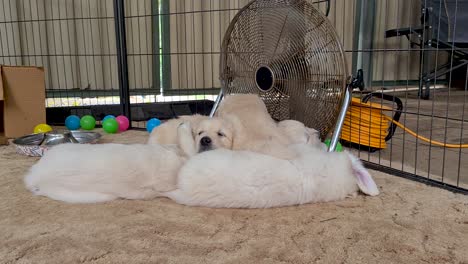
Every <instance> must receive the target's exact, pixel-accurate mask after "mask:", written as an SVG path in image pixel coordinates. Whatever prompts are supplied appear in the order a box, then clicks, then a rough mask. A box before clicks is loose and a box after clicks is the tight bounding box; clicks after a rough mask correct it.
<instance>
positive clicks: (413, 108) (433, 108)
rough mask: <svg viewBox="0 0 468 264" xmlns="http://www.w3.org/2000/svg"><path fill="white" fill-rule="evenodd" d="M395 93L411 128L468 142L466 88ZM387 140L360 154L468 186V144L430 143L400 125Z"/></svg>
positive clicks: (448, 140)
mask: <svg viewBox="0 0 468 264" xmlns="http://www.w3.org/2000/svg"><path fill="white" fill-rule="evenodd" d="M389 94H392V93H389ZM394 94H395V96H397V97H398V98H400V99H401V100H402V101H403V104H404V105H405V106H404V109H403V111H404V114H402V116H401V118H400V123H402V124H404V125H405V126H406V127H407V128H409V129H411V130H413V131H414V132H416V133H418V134H420V135H421V136H424V137H426V138H430V139H432V140H435V141H440V142H444V140H445V142H446V143H451V144H468V129H467V128H468V123H467V122H468V103H465V102H466V95H467V93H466V92H465V91H463V90H455V89H451V90H450V92H449V91H448V89H441V90H433V91H432V94H431V95H432V98H431V99H430V100H420V99H418V97H417V91H412V92H408V93H401V92H400V93H394ZM375 102H380V99H375ZM462 120H464V121H462ZM387 144H388V146H387V148H386V149H384V150H381V151H377V152H374V153H369V152H367V151H362V150H361V151H358V152H359V156H360V158H361V159H363V160H367V161H371V162H374V163H377V164H381V165H383V166H387V167H391V168H394V169H398V170H402V171H405V172H409V173H413V174H417V175H420V176H423V177H428V178H431V179H434V180H438V181H443V182H444V183H448V184H452V185H455V186H459V187H462V188H464V189H468V148H443V147H438V146H434V145H430V144H428V143H426V142H423V141H422V140H420V139H417V138H416V137H414V136H412V135H410V134H408V133H406V132H404V131H403V130H402V129H400V128H397V130H396V132H395V135H394V136H393V137H392V139H390V140H389V141H388V142H387Z"/></svg>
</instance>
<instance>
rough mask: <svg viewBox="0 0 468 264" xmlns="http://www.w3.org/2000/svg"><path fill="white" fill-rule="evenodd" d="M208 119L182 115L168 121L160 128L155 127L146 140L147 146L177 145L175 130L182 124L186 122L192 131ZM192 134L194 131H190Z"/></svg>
mask: <svg viewBox="0 0 468 264" xmlns="http://www.w3.org/2000/svg"><path fill="white" fill-rule="evenodd" d="M207 119H209V117H208V116H204V115H198V114H196V115H184V116H180V117H178V118H174V119H170V120H168V121H165V122H164V123H162V124H161V125H160V126H158V127H156V128H154V129H153V131H151V134H150V136H149V139H148V142H147V143H148V144H161V145H170V144H176V143H177V128H178V127H179V125H180V124H182V123H183V122H187V123H188V124H189V125H190V127H192V129H195V128H196V127H197V125H198V124H199V123H200V122H201V121H203V120H207ZM192 132H194V131H192Z"/></svg>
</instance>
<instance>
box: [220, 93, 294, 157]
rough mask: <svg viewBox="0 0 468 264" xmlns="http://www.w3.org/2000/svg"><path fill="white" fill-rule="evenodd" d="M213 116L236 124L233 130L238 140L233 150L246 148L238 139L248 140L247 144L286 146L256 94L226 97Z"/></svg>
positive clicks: (285, 140)
mask: <svg viewBox="0 0 468 264" xmlns="http://www.w3.org/2000/svg"><path fill="white" fill-rule="evenodd" d="M215 115H216V116H217V117H220V118H223V119H228V120H229V121H231V122H234V123H236V124H237V125H236V126H234V128H235V129H236V136H238V137H239V140H237V142H236V143H235V144H234V148H238V147H239V148H244V147H245V146H246V144H247V143H246V142H244V141H243V140H240V139H248V141H249V143H250V142H254V141H265V140H271V141H275V142H277V143H279V144H288V141H287V139H286V138H285V137H284V136H283V135H282V134H281V131H280V130H278V127H277V124H276V122H275V120H273V118H271V116H270V114H269V113H268V110H267V108H266V106H265V103H263V101H262V99H261V98H260V97H259V96H258V95H256V94H233V95H226V96H225V97H224V99H223V101H221V103H220V105H219V108H218V109H217V111H216V114H215ZM233 118H235V119H237V120H235V119H233ZM240 125H241V126H240ZM237 130H238V131H239V132H238V133H237ZM239 133H246V135H239Z"/></svg>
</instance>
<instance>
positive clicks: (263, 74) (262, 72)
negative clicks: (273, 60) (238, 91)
mask: <svg viewBox="0 0 468 264" xmlns="http://www.w3.org/2000/svg"><path fill="white" fill-rule="evenodd" d="M255 83H256V84H257V87H258V89H260V91H262V92H268V91H270V90H271V89H272V88H273V86H274V84H275V75H274V74H273V71H272V70H271V69H270V67H268V66H260V67H259V68H258V69H257V71H256V72H255Z"/></svg>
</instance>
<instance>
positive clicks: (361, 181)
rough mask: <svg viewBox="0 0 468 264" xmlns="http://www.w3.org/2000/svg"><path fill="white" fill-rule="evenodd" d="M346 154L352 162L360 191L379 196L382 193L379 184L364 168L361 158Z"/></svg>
mask: <svg viewBox="0 0 468 264" xmlns="http://www.w3.org/2000/svg"><path fill="white" fill-rule="evenodd" d="M346 154H348V157H349V159H350V160H351V167H352V170H353V174H354V177H355V178H356V183H357V185H358V187H359V189H360V190H361V191H362V192H363V193H365V194H367V195H370V196H376V195H378V194H379V193H380V191H379V188H378V187H377V184H376V183H375V181H374V179H372V176H371V175H370V173H369V171H368V170H367V169H366V168H365V167H364V165H363V164H362V162H361V161H360V160H359V158H358V157H356V156H354V155H353V154H351V153H349V152H346Z"/></svg>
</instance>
